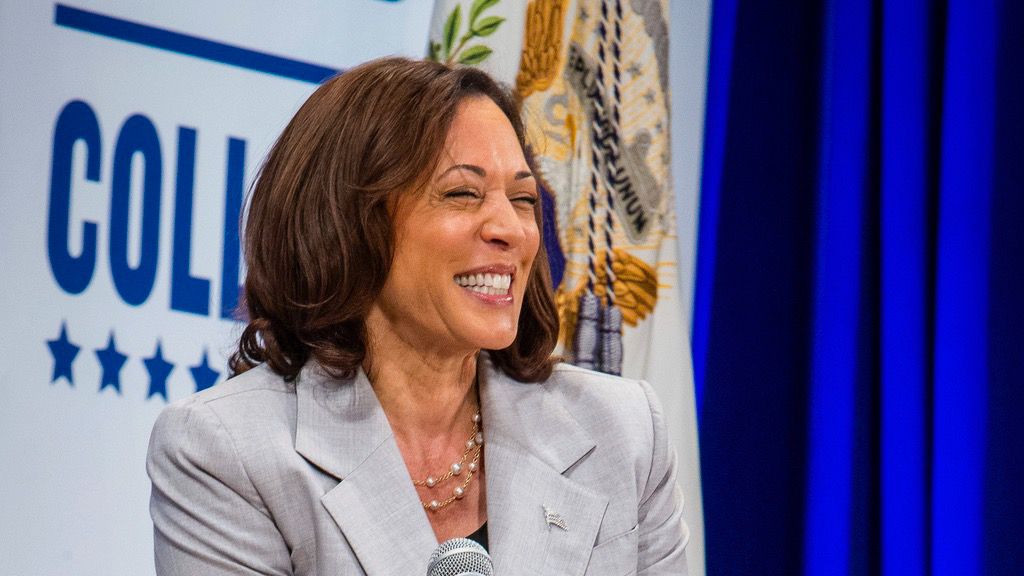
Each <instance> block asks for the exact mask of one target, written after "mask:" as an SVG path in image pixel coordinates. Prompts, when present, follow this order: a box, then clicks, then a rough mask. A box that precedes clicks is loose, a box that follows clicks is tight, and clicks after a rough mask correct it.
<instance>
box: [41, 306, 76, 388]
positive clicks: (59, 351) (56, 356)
mask: <svg viewBox="0 0 1024 576" xmlns="http://www.w3.org/2000/svg"><path fill="white" fill-rule="evenodd" d="M46 345H47V346H49V347H50V354H52V355H53V377H52V378H50V383H51V384H52V383H54V382H56V381H57V379H58V378H61V377H64V378H67V380H68V384H70V385H71V386H74V385H75V380H74V376H73V375H72V373H71V363H72V362H74V361H75V356H78V350H79V349H80V348H79V347H78V346H75V345H74V344H72V343H71V341H70V340H68V327H67V324H66V323H65V322H64V321H61V323H60V336H59V337H58V338H57V339H55V340H47V341H46Z"/></svg>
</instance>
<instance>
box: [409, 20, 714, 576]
mask: <svg viewBox="0 0 1024 576" xmlns="http://www.w3.org/2000/svg"><path fill="white" fill-rule="evenodd" d="M668 14H669V7H668V2H667V1H665V0H630V1H624V0H576V1H575V2H570V1H566V0H532V1H530V2H524V1H512V0H504V1H503V0H462V1H458V0H438V2H437V3H436V4H435V7H434V17H433V20H432V23H431V30H430V42H429V46H428V53H429V56H430V57H431V58H433V59H436V60H439V61H442V62H448V63H452V64H464V65H471V66H478V67H480V68H482V69H484V70H486V71H487V72H489V73H490V74H492V75H493V76H494V77H496V78H497V79H499V80H500V81H502V82H505V83H506V84H508V85H510V86H514V87H515V88H516V90H517V91H518V93H519V94H520V96H521V97H522V98H523V113H524V116H525V118H526V124H527V128H528V131H529V135H528V140H529V145H530V146H531V148H532V152H533V154H534V158H535V161H536V167H537V168H538V171H539V174H538V176H539V178H540V181H541V186H542V188H543V192H544V194H543V196H544V204H545V205H544V208H545V222H546V223H545V228H546V229H545V244H546V247H547V250H548V254H549V260H550V262H551V268H552V276H553V279H554V282H555V286H556V291H557V298H558V306H559V314H560V316H561V322H562V333H561V334H560V348H561V351H562V353H563V354H565V355H566V357H567V358H568V359H570V360H571V361H573V362H574V363H576V364H578V365H581V366H585V367H588V368H592V369H596V370H601V371H604V372H608V373H613V374H622V375H624V376H627V377H631V378H643V379H645V380H648V381H649V382H650V383H651V384H652V385H653V386H654V387H655V389H656V390H657V392H658V395H659V397H660V398H661V401H662V404H663V405H664V408H665V413H666V417H667V419H668V422H669V427H670V432H671V434H672V436H673V441H674V443H675V446H676V448H677V451H678V453H679V463H680V467H679V481H680V484H681V486H682V488H683V492H684V495H685V498H686V512H685V517H686V521H687V524H688V525H689V527H690V533H691V536H690V542H689V544H688V546H687V557H688V562H689V571H690V574H691V575H698V576H702V575H703V574H704V573H705V570H704V541H703V534H704V530H703V507H702V504H701V488H700V459H699V455H698V442H697V419H696V409H695V401H694V381H693V366H692V358H691V354H690V343H689V340H688V334H689V327H688V324H689V322H688V318H689V313H688V311H689V306H690V304H689V302H684V301H683V298H684V297H685V296H684V293H683V291H681V289H680V284H681V276H680V271H679V260H678V250H679V249H678V244H677V238H676V234H677V230H676V215H675V211H674V206H675V202H674V200H675V198H674V196H675V194H674V193H673V187H672V178H671V174H670V165H671V142H670V138H669V133H670V126H669V101H670V90H669V86H670V84H669V61H668V59H669V50H668V46H669V22H668ZM691 257H692V255H691ZM686 269H687V270H690V269H691V268H690V267H689V266H688V267H686ZM685 294H686V295H688V294H689V291H688V290H687V291H686V292H685Z"/></svg>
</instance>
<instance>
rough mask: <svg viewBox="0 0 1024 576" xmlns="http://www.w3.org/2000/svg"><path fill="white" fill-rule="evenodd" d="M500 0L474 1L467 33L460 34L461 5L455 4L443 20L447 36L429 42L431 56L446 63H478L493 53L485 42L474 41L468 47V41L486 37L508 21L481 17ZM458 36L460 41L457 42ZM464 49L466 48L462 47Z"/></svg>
mask: <svg viewBox="0 0 1024 576" xmlns="http://www.w3.org/2000/svg"><path fill="white" fill-rule="evenodd" d="M499 1H500V0H473V4H472V5H471V6H470V8H469V27H468V30H467V31H466V33H465V34H463V35H462V36H461V37H459V31H460V30H461V29H462V5H461V4H456V5H455V9H454V10H452V12H451V14H449V15H448V19H447V20H445V22H444V38H443V39H442V42H434V41H431V42H430V55H429V56H428V58H430V59H431V60H434V61H436V62H444V63H445V64H448V65H451V64H455V63H457V64H464V65H467V66H473V65H476V64H479V63H481V62H483V61H484V60H486V59H487V57H488V56H490V55H491V53H492V52H494V51H493V50H491V48H490V47H488V46H485V45H484V44H474V45H473V46H470V47H468V48H466V44H467V43H468V42H469V41H470V40H472V39H474V38H486V37H487V36H490V35H491V34H494V32H495V31H497V30H498V27H499V26H501V24H502V22H504V21H505V19H504V18H502V17H501V16H487V17H485V18H481V17H480V16H481V15H482V14H483V12H484V10H487V9H488V8H490V7H491V6H494V5H495V4H497V3H498V2H499ZM456 37H458V43H457V44H456ZM463 48H465V50H463Z"/></svg>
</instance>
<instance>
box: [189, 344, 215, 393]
mask: <svg viewBox="0 0 1024 576" xmlns="http://www.w3.org/2000/svg"><path fill="white" fill-rule="evenodd" d="M189 372H191V373H192V379H193V380H195V381H196V392H201V391H203V390H206V389H207V388H209V387H210V386H213V385H214V384H216V383H217V378H220V372H217V371H216V370H214V369H213V368H210V362H209V359H208V358H207V354H206V349H205V348H204V349H203V361H202V362H201V363H200V364H199V365H198V366H192V367H190V368H189Z"/></svg>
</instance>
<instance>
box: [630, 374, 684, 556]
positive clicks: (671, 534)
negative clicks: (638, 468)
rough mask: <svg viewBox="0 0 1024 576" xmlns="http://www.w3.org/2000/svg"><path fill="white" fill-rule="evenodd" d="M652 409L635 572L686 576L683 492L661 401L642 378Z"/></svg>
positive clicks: (639, 516)
mask: <svg viewBox="0 0 1024 576" xmlns="http://www.w3.org/2000/svg"><path fill="white" fill-rule="evenodd" d="M641 385H642V387H643V389H644V393H645V394H646V395H647V402H648V404H649V405H650V408H651V425H652V428H653V434H654V442H653V453H652V458H651V472H650V475H649V476H648V479H647V485H646V488H645V489H644V492H643V495H642V497H641V499H640V509H639V515H638V524H639V528H638V529H639V532H640V534H639V543H638V562H637V574H641V575H646V576H655V575H660V574H665V575H668V574H671V575H673V576H680V575H682V576H685V575H686V574H687V573H688V571H687V566H686V551H685V549H686V543H687V541H689V539H690V532H689V529H688V528H687V526H686V521H685V520H684V519H683V492H682V490H681V489H680V488H679V484H678V482H677V481H676V452H675V449H674V448H673V447H672V445H671V443H670V442H669V439H668V430H667V428H666V426H665V416H664V413H663V412H662V409H661V403H660V402H659V401H658V398H657V397H656V396H655V394H654V390H653V389H652V388H651V386H650V384H648V383H647V382H643V381H641Z"/></svg>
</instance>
